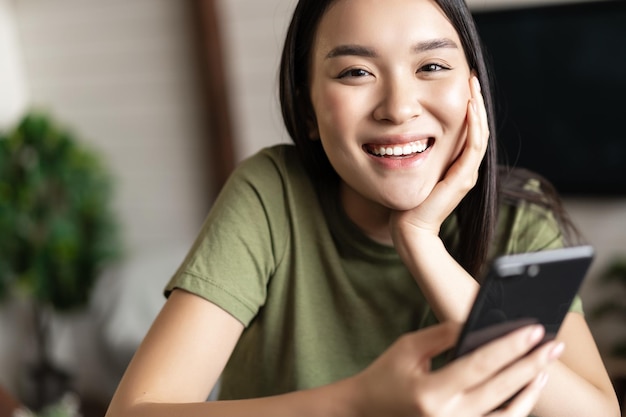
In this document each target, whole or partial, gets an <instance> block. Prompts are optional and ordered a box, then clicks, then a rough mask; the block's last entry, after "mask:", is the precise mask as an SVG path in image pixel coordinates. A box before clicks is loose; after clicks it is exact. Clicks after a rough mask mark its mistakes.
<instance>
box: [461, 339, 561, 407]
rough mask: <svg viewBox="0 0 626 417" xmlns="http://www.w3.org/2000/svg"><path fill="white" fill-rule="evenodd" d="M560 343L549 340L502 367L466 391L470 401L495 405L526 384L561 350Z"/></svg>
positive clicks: (490, 405) (511, 395) (489, 405)
mask: <svg viewBox="0 0 626 417" xmlns="http://www.w3.org/2000/svg"><path fill="white" fill-rule="evenodd" d="M562 346H563V345H562V343H560V342H550V343H547V344H545V345H544V346H542V347H541V348H539V349H537V350H535V351H534V352H533V353H531V354H529V355H527V356H525V357H524V358H522V359H520V360H519V361H517V362H515V363H514V364H512V365H510V366H508V367H507V368H505V369H503V370H502V371H501V372H499V373H498V374H497V375H495V376H494V377H493V378H491V379H490V380H488V381H485V383H483V384H481V385H479V386H477V387H476V388H474V389H473V390H472V391H471V392H469V393H468V397H469V398H471V403H475V404H485V405H487V406H488V407H494V408H495V407H496V406H498V405H499V404H502V403H503V402H504V401H505V400H507V399H509V398H511V397H513V396H514V395H515V394H516V393H518V392H519V391H520V390H521V389H523V388H524V387H525V386H527V385H528V384H529V383H530V382H531V381H532V380H533V379H535V378H536V377H537V375H538V374H540V373H542V372H545V369H546V366H547V365H548V364H549V363H550V362H552V361H553V360H555V359H556V358H557V357H558V356H559V355H560V354H561V352H562Z"/></svg>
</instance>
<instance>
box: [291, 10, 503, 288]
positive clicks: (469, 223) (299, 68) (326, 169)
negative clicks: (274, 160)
mask: <svg viewBox="0 0 626 417" xmlns="http://www.w3.org/2000/svg"><path fill="white" fill-rule="evenodd" d="M334 1H335V0H300V1H299V2H298V4H297V6H296V8H295V11H294V13H293V17H292V20H291V23H290V25H289V28H288V31H287V36H286V39H285V44H284V48H283V52H282V59H281V64H280V79H279V95H280V102H281V109H282V115H283V119H284V123H285V127H286V128H287V131H288V133H289V135H290V136H291V138H292V140H293V141H294V143H295V145H296V147H297V149H298V153H299V156H300V158H301V160H302V163H303V164H304V166H305V168H306V169H307V171H308V172H309V174H310V175H311V176H313V177H315V179H316V181H327V180H331V179H332V178H336V176H337V174H336V173H335V171H334V169H333V168H332V166H331V164H330V162H329V161H328V158H327V157H326V154H325V153H324V150H323V148H322V145H321V141H319V140H311V139H310V132H311V130H312V128H314V126H315V123H316V122H315V115H314V112H313V108H312V105H311V100H310V97H309V87H310V86H309V80H310V75H311V74H310V68H311V51H312V48H313V44H314V39H315V34H316V30H317V27H318V25H319V22H320V20H321V19H322V17H323V16H324V13H325V12H326V10H327V9H328V7H329V6H330V5H331V4H332V3H333V2H334ZM434 1H435V3H437V5H439V7H440V8H441V10H443V12H444V14H445V15H446V16H447V18H448V20H449V21H450V23H451V24H452V26H453V27H454V28H455V29H456V31H457V33H458V35H459V38H460V40H461V44H462V46H463V50H464V51H465V57H466V60H467V62H468V64H469V67H470V69H471V70H473V71H474V72H475V73H476V75H477V77H478V79H479V81H480V84H481V87H482V93H483V96H484V100H485V107H486V110H487V116H488V121H489V130H490V132H491V137H490V139H489V144H488V146H487V153H486V155H485V158H484V159H483V162H482V163H481V166H480V168H479V175H478V181H477V183H476V185H475V186H474V188H473V189H472V190H471V191H470V192H469V193H468V194H467V195H466V196H465V198H464V199H463V200H462V201H461V203H460V204H459V206H458V208H457V210H456V215H457V220H458V225H459V236H458V238H459V239H458V242H460V244H459V246H458V247H457V248H454V250H453V251H452V252H453V254H454V256H455V257H456V259H457V261H458V262H459V263H460V264H461V265H462V266H463V267H464V268H465V269H466V270H467V271H468V272H469V273H470V274H472V275H473V276H477V275H478V274H479V273H480V270H481V268H482V266H483V264H484V263H485V261H486V259H487V256H488V251H489V243H490V242H491V240H492V237H493V235H494V231H495V225H496V213H497V206H498V193H497V184H496V181H497V156H496V155H497V152H496V146H495V143H496V142H495V131H496V129H495V124H494V109H493V98H492V92H491V80H490V79H489V72H488V71H487V66H486V64H485V59H484V56H483V51H482V47H481V42H480V39H479V36H478V32H477V30H476V26H475V24H474V20H473V18H472V15H471V13H470V11H469V9H468V8H467V5H466V4H465V1H464V0H434Z"/></svg>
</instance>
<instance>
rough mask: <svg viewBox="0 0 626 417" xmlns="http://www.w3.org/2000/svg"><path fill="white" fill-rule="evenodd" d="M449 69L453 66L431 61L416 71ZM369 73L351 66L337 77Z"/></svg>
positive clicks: (359, 75) (355, 76)
mask: <svg viewBox="0 0 626 417" xmlns="http://www.w3.org/2000/svg"><path fill="white" fill-rule="evenodd" d="M449 69H451V68H450V67H447V66H445V65H441V64H435V63H430V64H426V65H423V66H421V67H420V68H418V69H417V71H416V72H439V71H445V70H449ZM367 75H371V73H370V72H369V71H366V70H364V69H361V68H350V69H348V70H346V71H344V72H342V73H341V74H339V76H338V77H337V78H348V77H354V78H359V77H363V76H367Z"/></svg>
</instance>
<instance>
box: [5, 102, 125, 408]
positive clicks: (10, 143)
mask: <svg viewBox="0 0 626 417" xmlns="http://www.w3.org/2000/svg"><path fill="white" fill-rule="evenodd" d="M112 192H113V180H112V177H111V175H110V174H109V172H108V171H107V169H106V167H105V165H104V163H103V160H102V158H101V157H100V156H99V155H98V154H97V153H96V152H94V151H92V150H90V149H88V148H87V147H86V146H85V145H84V144H82V143H81V142H80V141H79V140H78V139H77V138H76V137H75V136H74V135H73V134H72V132H70V131H69V130H68V129H66V128H64V127H61V126H60V125H59V124H57V123H55V121H53V120H52V118H51V117H50V116H48V115H46V114H44V113H38V112H31V113H29V114H27V115H26V116H25V117H24V118H23V119H22V120H21V121H20V122H19V123H18V125H17V126H16V127H15V128H14V129H12V130H10V131H8V132H5V133H2V132H0V299H2V298H6V297H11V296H16V295H17V296H22V297H25V298H26V299H29V300H30V301H31V302H32V305H33V308H34V310H35V314H34V318H35V321H36V323H35V325H36V331H37V335H36V338H37V343H38V345H39V346H38V347H39V356H40V359H39V364H38V365H37V366H36V369H35V370H34V372H35V373H36V374H37V375H39V376H41V373H42V372H43V373H46V372H48V371H51V370H52V369H54V366H53V365H52V362H51V361H50V359H49V357H48V346H47V344H48V336H49V335H48V322H49V317H50V314H51V311H57V312H66V311H70V310H77V309H80V308H83V307H85V306H86V305H87V303H88V302H89V298H90V292H91V289H92V287H93V286H94V284H95V282H96V280H97V279H98V277H99V276H100V274H101V273H102V271H103V270H104V268H105V267H107V266H109V265H110V264H111V263H113V262H115V261H116V260H118V259H119V258H120V256H121V254H122V250H121V245H120V239H119V233H118V225H117V220H116V217H115V215H114V212H113V211H112V209H111V200H112ZM48 374H49V372H48ZM39 395H40V396H41V395H43V394H42V393H39Z"/></svg>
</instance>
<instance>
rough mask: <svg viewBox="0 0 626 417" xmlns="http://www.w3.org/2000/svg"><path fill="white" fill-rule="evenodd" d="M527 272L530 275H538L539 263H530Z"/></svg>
mask: <svg viewBox="0 0 626 417" xmlns="http://www.w3.org/2000/svg"><path fill="white" fill-rule="evenodd" d="M526 273H527V274H528V276H529V277H536V276H537V275H538V274H539V265H530V266H529V267H528V269H527V270H526Z"/></svg>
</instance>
